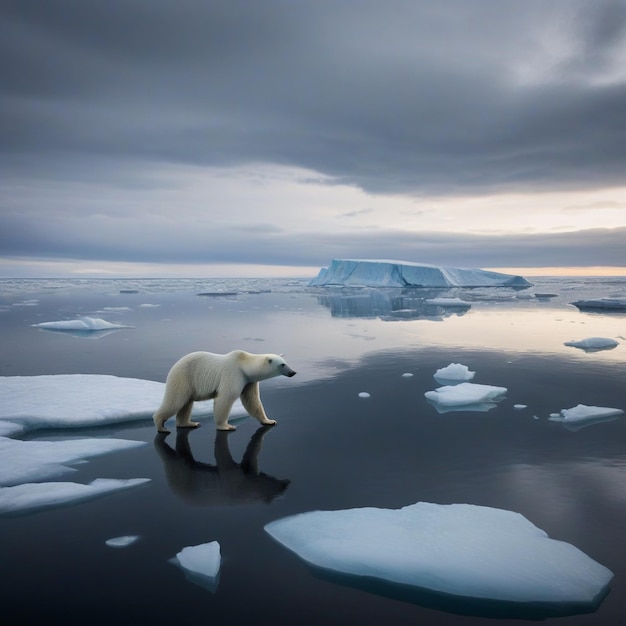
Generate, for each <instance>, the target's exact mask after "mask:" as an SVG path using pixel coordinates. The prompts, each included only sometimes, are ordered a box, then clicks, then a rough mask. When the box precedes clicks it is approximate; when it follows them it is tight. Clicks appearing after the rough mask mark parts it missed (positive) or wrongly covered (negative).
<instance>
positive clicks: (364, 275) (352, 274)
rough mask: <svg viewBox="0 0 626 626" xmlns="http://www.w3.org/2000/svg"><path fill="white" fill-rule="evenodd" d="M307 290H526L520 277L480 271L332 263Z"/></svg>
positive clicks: (386, 263) (384, 263) (398, 263)
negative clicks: (341, 287)
mask: <svg viewBox="0 0 626 626" xmlns="http://www.w3.org/2000/svg"><path fill="white" fill-rule="evenodd" d="M309 285H311V286H326V285H348V286H350V285H351V286H361V287H528V286H530V283H529V282H528V281H527V280H526V279H525V278H523V277H522V276H514V275H510V274H502V273H500V272H490V271H487V270H482V269H466V268H456V267H438V266H435V265H427V264H423V263H411V262H407V261H388V260H369V259H333V260H332V262H331V263H330V265H329V267H328V268H322V269H320V271H319V274H318V275H317V276H316V277H315V278H314V279H313V280H311V282H310V283H309Z"/></svg>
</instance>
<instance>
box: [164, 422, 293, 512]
mask: <svg viewBox="0 0 626 626" xmlns="http://www.w3.org/2000/svg"><path fill="white" fill-rule="evenodd" d="M270 430H271V426H262V427H261V428H259V429H258V430H257V431H256V432H255V433H254V435H253V436H252V438H251V439H250V443H249V444H248V447H247V448H246V451H245V453H244V455H243V457H242V459H241V463H236V462H235V461H234V460H233V458H232V456H231V454H230V449H229V447H228V435H229V432H228V431H220V430H218V431H216V432H215V451H214V454H215V462H216V465H211V464H210V463H202V462H200V461H196V460H195V459H194V457H193V454H192V452H191V446H190V445H189V433H190V431H189V430H183V429H179V430H178V432H177V434H176V449H172V447H171V446H170V445H169V444H168V443H167V442H166V435H164V434H161V433H159V434H157V436H156V437H155V439H154V447H155V448H156V451H157V452H158V454H159V456H160V457H161V459H162V461H163V466H164V468H165V474H166V476H167V481H168V483H169V485H170V487H171V488H172V490H173V491H174V492H175V493H176V494H177V495H179V496H180V497H181V498H182V499H183V500H185V501H186V502H188V503H189V504H193V505H199V506H212V505H213V506H220V505H235V504H250V503H252V502H266V503H269V502H271V501H272V500H274V498H276V497H278V496H279V495H281V494H282V493H283V492H284V491H285V490H286V489H287V487H288V486H289V482H290V481H289V480H281V479H278V478H274V477H273V476H268V475H267V474H264V473H263V472H259V468H258V456H259V453H260V451H261V447H262V444H263V438H264V437H265V435H266V434H267V432H268V431H270Z"/></svg>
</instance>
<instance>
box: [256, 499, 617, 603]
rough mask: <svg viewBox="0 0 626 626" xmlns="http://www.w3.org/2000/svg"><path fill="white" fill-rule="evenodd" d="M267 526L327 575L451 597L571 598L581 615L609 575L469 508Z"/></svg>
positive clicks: (319, 515) (524, 523)
mask: <svg viewBox="0 0 626 626" xmlns="http://www.w3.org/2000/svg"><path fill="white" fill-rule="evenodd" d="M265 530H266V531H267V532H268V533H269V534H270V535H271V536H272V537H273V538H274V539H275V540H276V541H278V542H279V543H281V544H283V545H284V546H285V547H286V548H288V549H289V550H291V551H293V552H295V553H296V554H297V555H298V556H299V557H300V558H302V559H303V560H304V561H306V562H307V563H309V564H311V565H313V566H315V567H316V568H320V570H321V571H322V572H324V571H325V572H335V573H339V574H342V575H344V576H351V577H352V580H350V581H348V584H350V583H353V584H354V585H355V586H358V585H359V582H358V581H359V580H361V581H367V580H370V581H372V584H373V581H376V580H378V581H383V582H385V583H393V584H395V585H400V586H403V588H404V589H405V590H406V589H407V588H420V589H427V590H431V591H435V592H438V593H440V594H447V597H448V598H454V597H456V598H459V597H464V598H481V599H485V600H495V601H500V602H510V603H524V604H526V603H534V604H539V603H541V604H543V605H544V608H546V605H552V607H553V608H555V607H554V605H559V604H567V605H568V607H569V608H570V609H571V611H572V612H577V611H582V610H585V607H586V606H587V607H588V606H591V605H594V604H597V603H598V602H600V601H601V600H602V599H603V597H604V595H605V594H606V592H607V590H608V584H609V582H610V580H611V579H612V577H613V573H612V572H611V571H610V570H609V569H607V568H606V567H604V566H603V565H601V564H600V563H597V562H596V561H594V560H593V559H591V558H590V557H588V556H587V555H586V554H584V553H583V552H581V551H580V550H579V549H578V548H576V547H575V546H573V545H571V544H569V543H565V542H564V541H558V540H555V539H550V538H549V537H548V535H547V534H546V533H545V532H544V531H543V530H541V529H539V528H537V527H536V526H535V525H533V524H532V523H531V522H529V521H528V520H527V519H526V518H525V517H523V516H522V515H520V514H519V513H515V512H512V511H506V510H502V509H494V508H490V507H484V506H475V505H470V504H451V505H438V504H431V503H428V502H418V503H416V504H413V505H410V506H406V507H404V508H402V509H379V508H372V507H368V508H360V509H348V510H340V511H312V512H308V513H302V514H299V515H295V516H292V517H287V518H283V519H280V520H277V521H274V522H271V523H270V524H268V525H267V526H265ZM344 582H346V581H345V579H344ZM374 590H375V589H374ZM572 605H573V606H572Z"/></svg>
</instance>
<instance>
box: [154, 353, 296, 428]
mask: <svg viewBox="0 0 626 626" xmlns="http://www.w3.org/2000/svg"><path fill="white" fill-rule="evenodd" d="M294 374H295V372H294V371H293V370H292V369H291V368H290V367H289V366H288V365H287V363H286V362H285V359H283V358H282V357H281V356H279V355H277V354H250V353H249V352H244V351H243V350H234V351H233V352H229V353H228V354H213V353H212V352H192V353H191V354H187V355H185V356H184V357H182V358H181V359H180V360H179V361H177V362H176V363H174V365H173V366H172V369H171V370H170V371H169V374H168V375H167V380H166V381H165V395H164V397H163V401H162V402H161V406H160V407H159V408H158V410H157V411H156V413H155V414H154V416H153V419H154V423H155V424H156V427H157V429H158V431H159V432H161V433H167V432H169V431H168V430H167V429H166V428H165V422H166V420H167V419H169V418H170V417H172V415H174V414H175V415H176V426H178V427H181V428H196V427H197V426H199V425H200V424H198V422H192V421H191V420H190V416H191V409H192V407H193V403H194V401H195V400H209V399H210V398H214V403H213V414H214V417H215V424H216V426H217V428H218V430H235V426H232V425H231V424H229V423H228V416H229V415H230V410H231V408H232V406H233V403H234V402H235V400H236V399H237V398H241V402H242V404H243V406H244V408H245V409H246V411H248V413H249V414H250V415H251V416H252V417H254V418H256V419H257V420H259V422H261V424H275V423H276V421H275V420H271V419H269V418H268V417H267V415H266V414H265V410H264V409H263V404H262V403H261V396H260V394H259V381H261V380H266V379H267V378H273V377H274V376H281V375H283V376H293V375H294Z"/></svg>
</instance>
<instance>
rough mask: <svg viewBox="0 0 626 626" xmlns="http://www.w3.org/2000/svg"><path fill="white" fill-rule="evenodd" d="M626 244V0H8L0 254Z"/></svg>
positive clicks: (563, 261)
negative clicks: (46, 0)
mask: <svg viewBox="0 0 626 626" xmlns="http://www.w3.org/2000/svg"><path fill="white" fill-rule="evenodd" d="M625 244H626V0H609V1H604V0H588V1H580V0H550V1H546V0H524V1H523V2H521V1H519V0H439V1H436V2H435V1H432V0H423V1H420V0H384V1H383V0H377V1H374V0H248V1H243V0H224V1H214V0H143V1H139V0H50V1H48V2H41V1H31V0H14V1H11V0H0V257H1V258H0V275H1V276H28V275H31V276H47V275H48V276H49V275H68V274H74V273H79V274H87V275H88V274H95V275H98V274H102V275H114V274H117V275H163V276H165V275H167V276H169V275H181V276H184V275H190V276H191V275H205V276H219V275H221V274H237V273H238V274H240V275H258V274H271V273H274V274H278V275H281V274H292V275H293V274H299V275H308V274H312V273H315V272H316V270H317V269H318V268H319V267H320V266H323V265H327V264H328V262H329V261H330V260H331V259H332V258H341V257H346V258H392V259H402V260H407V261H417V262H425V263H434V264H441V265H452V266H462V267H487V268H527V269H528V273H533V271H535V270H534V268H543V267H581V266H583V267H584V266H608V267H616V268H624V267H626V245H625ZM603 271H606V270H603Z"/></svg>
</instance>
